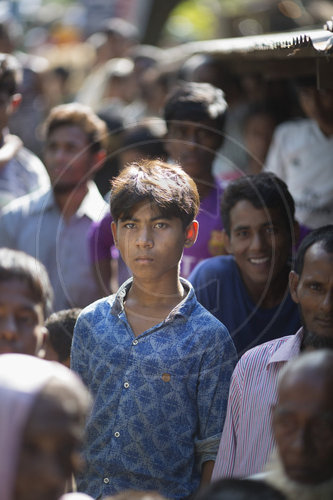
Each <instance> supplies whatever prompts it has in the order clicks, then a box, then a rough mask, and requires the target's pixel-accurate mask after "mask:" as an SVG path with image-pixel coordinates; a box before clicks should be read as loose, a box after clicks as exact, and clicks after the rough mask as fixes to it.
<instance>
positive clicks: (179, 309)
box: [108, 278, 196, 322]
mask: <svg viewBox="0 0 333 500" xmlns="http://www.w3.org/2000/svg"><path fill="white" fill-rule="evenodd" d="M132 281H133V278H129V279H128V280H127V281H125V283H123V284H122V285H121V287H120V288H119V290H118V292H117V293H116V296H115V297H114V296H111V297H110V298H109V299H108V300H109V303H111V314H114V315H115V316H117V315H119V314H120V313H121V312H123V311H124V299H125V297H126V295H127V293H128V290H129V289H130V288H131V285H132ZM180 281H181V283H182V285H183V286H184V289H185V291H186V292H187V293H186V296H185V297H184V298H183V300H181V302H179V304H177V305H176V306H175V307H174V308H173V309H172V311H170V313H169V314H168V316H167V318H166V319H165V322H167V321H171V320H173V319H175V318H176V317H180V318H184V319H186V318H188V316H189V315H190V314H191V312H192V310H193V309H194V306H195V302H196V298H195V293H194V289H193V286H192V285H191V283H190V282H189V281H187V280H186V279H184V278H180ZM113 299H114V300H113Z"/></svg>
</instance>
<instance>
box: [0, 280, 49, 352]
mask: <svg viewBox="0 0 333 500" xmlns="http://www.w3.org/2000/svg"><path fill="white" fill-rule="evenodd" d="M46 337H47V330H46V328H45V327H44V313H43V305H42V304H41V303H38V302H36V300H34V298H33V296H32V293H31V290H30V288H29V286H28V284H27V283H26V282H24V281H21V280H17V279H13V280H9V281H0V354H5V353H20V354H30V355H31V356H40V357H41V356H42V355H43V350H44V347H45V342H46Z"/></svg>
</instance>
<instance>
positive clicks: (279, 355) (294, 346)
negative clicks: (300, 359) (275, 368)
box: [267, 328, 304, 366]
mask: <svg viewBox="0 0 333 500" xmlns="http://www.w3.org/2000/svg"><path fill="white" fill-rule="evenodd" d="M303 335H304V331H303V328H300V329H299V330H298V332H297V333H295V335H292V336H291V337H290V338H289V339H288V340H287V341H286V342H284V343H283V344H282V345H281V346H280V347H279V348H278V349H277V350H276V351H275V352H274V354H273V355H272V356H271V358H270V359H269V361H268V363H267V366H268V365H270V364H271V363H281V362H286V361H289V360H290V359H293V358H296V356H298V355H299V353H300V351H301V343H302V339H303Z"/></svg>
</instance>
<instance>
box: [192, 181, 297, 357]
mask: <svg viewBox="0 0 333 500" xmlns="http://www.w3.org/2000/svg"><path fill="white" fill-rule="evenodd" d="M221 211H222V219H223V224H224V228H225V230H224V239H225V248H226V249H227V251H228V253H230V254H231V255H227V256H218V257H212V258H211V259H207V260H205V261H203V262H201V263H200V264H199V265H198V267H197V268H196V269H195V270H194V271H193V273H192V274H191V275H190V277H189V280H190V282H191V283H192V285H193V286H194V289H195V293H196V296H197V298H198V300H199V302H200V303H201V304H202V305H203V306H204V307H206V308H207V309H208V310H209V311H210V312H211V313H212V314H214V315H215V316H216V317H217V318H218V319H219V320H220V321H223V323H224V324H225V325H226V326H227V328H228V330H229V331H230V334H231V336H232V338H233V341H234V343H235V346H236V349H237V352H238V355H239V356H241V355H242V354H243V353H244V352H245V351H246V350H248V349H250V348H251V347H254V346H255V345H258V344H261V343H263V342H267V341H268V340H272V339H275V338H278V337H283V336H285V335H288V334H290V333H293V332H295V331H297V330H298V328H300V326H301V325H300V318H299V314H298V310H297V306H296V304H295V303H294V302H293V301H292V299H291V297H290V293H289V289H288V275H289V271H290V265H289V264H290V257H291V249H292V244H293V243H294V242H295V238H296V235H297V233H298V225H297V223H296V222H295V219H294V212H295V206H294V201H293V199H292V197H291V195H290V193H289V191H288V188H287V186H286V184H285V183H284V182H283V181H281V180H280V179H279V178H278V177H276V176H275V175H274V174H269V173H260V174H258V175H253V176H248V177H242V178H240V179H237V180H235V181H233V182H232V183H230V184H229V186H228V187H227V189H226V190H225V192H224V197H223V200H222V207H221Z"/></svg>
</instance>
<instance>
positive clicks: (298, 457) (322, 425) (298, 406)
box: [273, 371, 333, 485]
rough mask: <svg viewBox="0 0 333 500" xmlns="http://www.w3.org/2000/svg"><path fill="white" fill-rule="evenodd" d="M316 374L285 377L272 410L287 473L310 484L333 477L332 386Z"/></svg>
mask: <svg viewBox="0 0 333 500" xmlns="http://www.w3.org/2000/svg"><path fill="white" fill-rule="evenodd" d="M316 375H317V373H316V374H315V375H314V374H313V373H312V372H310V373H307V374H306V373H305V371H303V372H302V373H298V374H295V373H291V374H288V375H286V376H285V377H284V378H283V379H282V381H281V384H280V389H279V400H278V403H277V405H276V407H275V408H274V409H273V433H274V437H275V440H276V443H277V448H278V452H279V455H280V458H281V461H282V464H283V467H284V469H285V472H286V474H287V476H288V477H289V478H290V479H292V480H293V481H296V482H298V483H302V484H308V485H309V484H313V485H314V484H320V483H322V482H324V481H327V480H330V479H332V478H333V398H332V394H333V384H332V382H329V381H328V380H327V377H326V380H324V377H323V375H321V376H320V375H318V376H316Z"/></svg>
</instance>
